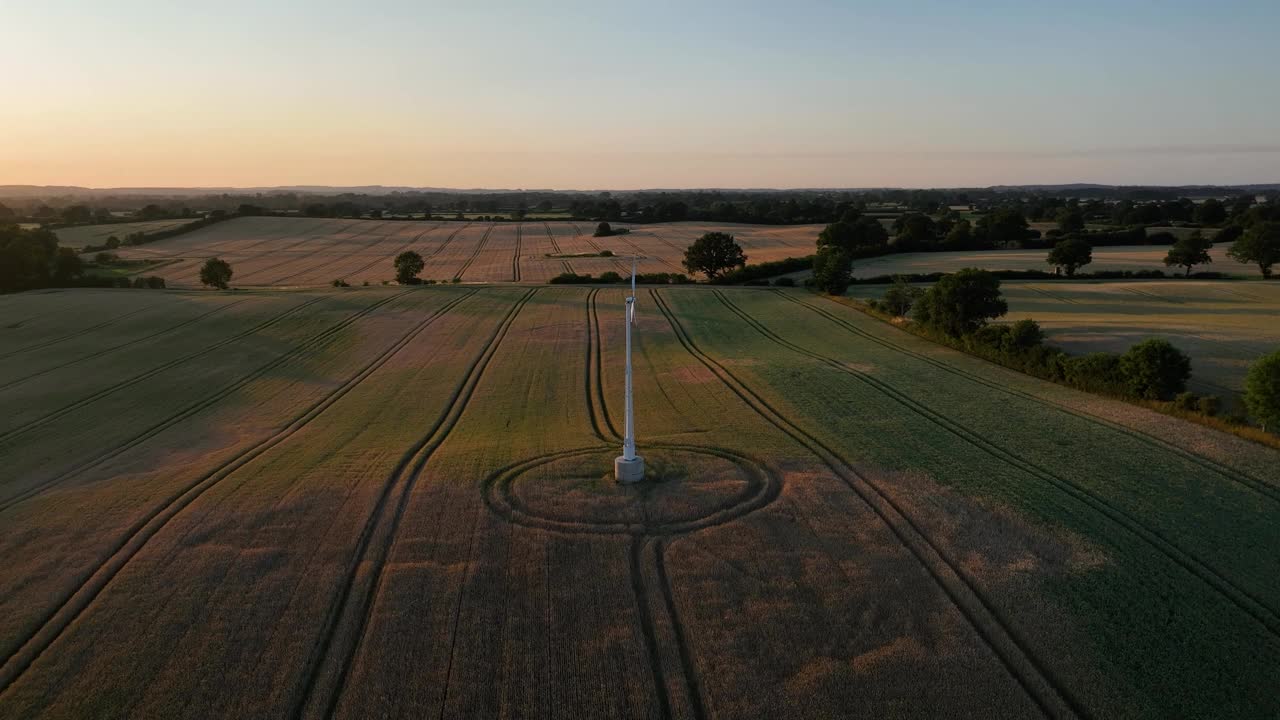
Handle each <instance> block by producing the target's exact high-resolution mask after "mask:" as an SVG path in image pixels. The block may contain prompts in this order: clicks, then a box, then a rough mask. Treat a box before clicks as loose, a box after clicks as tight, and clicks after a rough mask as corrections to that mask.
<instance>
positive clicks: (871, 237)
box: [818, 211, 889, 258]
mask: <svg viewBox="0 0 1280 720" xmlns="http://www.w3.org/2000/svg"><path fill="white" fill-rule="evenodd" d="M850 212H855V211H850ZM824 247H836V248H839V249H841V250H844V251H845V252H847V253H848V255H849V257H850V258H864V257H873V256H875V255H883V254H884V253H885V252H886V251H887V250H888V248H889V233H888V231H886V230H885V229H884V226H883V225H881V224H880V221H879V220H876V219H875V218H869V217H858V218H857V219H856V220H854V221H853V222H849V221H847V220H841V221H839V222H835V223H832V224H830V225H828V226H827V227H825V228H823V230H822V232H821V233H819V234H818V249H819V250H821V249H822V248H824Z"/></svg>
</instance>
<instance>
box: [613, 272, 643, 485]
mask: <svg viewBox="0 0 1280 720" xmlns="http://www.w3.org/2000/svg"><path fill="white" fill-rule="evenodd" d="M626 320H627V383H626V390H627V401H626V416H625V417H626V420H625V426H624V427H623V432H622V454H621V455H619V456H618V457H616V458H614V460H613V475H614V477H615V478H617V480H618V482H620V483H634V482H640V481H641V480H643V479H644V458H642V457H640V456H639V455H636V420H635V409H634V407H633V406H632V402H631V326H632V325H634V324H635V321H636V259H635V258H634V257H632V258H631V294H630V295H629V296H627V315H626Z"/></svg>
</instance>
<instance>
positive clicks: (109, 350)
mask: <svg viewBox="0 0 1280 720" xmlns="http://www.w3.org/2000/svg"><path fill="white" fill-rule="evenodd" d="M248 300H249V298H242V299H240V300H235V301H233V302H229V303H226V304H225V305H219V306H218V307H216V308H214V309H212V310H208V311H206V312H203V313H200V314H199V315H197V316H195V317H193V318H190V319H188V320H184V321H182V322H180V323H178V324H176V325H170V326H169V327H167V328H164V329H163V330H158V331H156V332H153V333H151V334H150V335H143V336H142V337H140V338H133V339H131V340H126V341H125V342H122V343H120V344H119V345H112V346H111V347H107V348H103V349H101V350H98V351H97V352H94V353H90V354H88V355H85V356H84V357H81V358H76V359H75V360H71V361H68V362H64V363H62V364H61V365H53V366H50V367H47V368H45V369H43V370H40V371H39V372H35V373H32V374H30V375H27V376H26V377H21V378H18V379H17V380H10V381H9V382H7V383H5V384H4V385H0V390H8V389H9V388H11V387H13V386H15V385H21V384H22V383H24V382H27V381H28V380H32V379H34V378H38V377H40V376H41V375H45V374H47V373H51V372H53V371H55V370H61V369H62V368H65V367H71V366H72V365H75V364H77V363H82V362H85V361H88V360H96V359H99V358H101V357H102V356H103V355H107V354H109V353H112V352H115V351H116V350H119V349H120V348H122V347H128V346H130V345H134V344H136V343H140V342H143V341H144V340H152V339H154V338H157V337H160V336H161V335H166V334H168V333H171V332H173V331H175V330H179V329H181V328H184V327H186V326H188V325H191V324H192V323H195V322H199V321H200V320H203V319H205V318H206V317H208V316H210V315H213V314H214V313H217V312H221V311H223V310H226V309H227V308H229V307H232V306H234V305H239V304H240V303H243V302H248Z"/></svg>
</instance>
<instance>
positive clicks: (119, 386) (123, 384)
mask: <svg viewBox="0 0 1280 720" xmlns="http://www.w3.org/2000/svg"><path fill="white" fill-rule="evenodd" d="M328 297H329V296H327V295H321V296H319V297H315V298H312V299H311V300H308V301H306V302H304V303H299V304H298V305H294V306H293V307H291V308H289V309H288V310H285V311H283V312H281V313H279V314H278V315H275V316H273V317H270V318H268V319H266V320H264V321H262V322H260V323H258V324H257V325H254V326H253V327H251V328H249V329H247V330H244V331H241V332H238V333H236V334H235V335H232V336H231V337H228V338H224V339H222V340H219V341H218V342H216V343H214V344H212V345H207V346H205V347H203V348H201V349H199V350H197V351H195V352H191V353H187V354H186V355H183V356H181V357H178V358H174V359H173V360H169V361H167V362H164V363H161V364H159V365H157V366H155V367H153V368H151V369H150V370H147V371H145V372H142V373H139V374H137V375H134V376H133V377H130V378H126V379H124V380H121V381H120V382H118V383H116V384H115V385H109V386H107V387H105V388H102V389H101V390H99V391H97V392H95V393H92V394H90V395H88V396H86V397H83V398H80V399H79V400H76V401H74V402H72V403H70V404H67V405H63V406H62V407H61V408H58V409H57V410H54V411H52V412H50V413H46V414H45V415H42V416H40V417H38V418H36V419H35V420H32V421H31V422H28V423H26V424H25V425H19V426H18V427H16V428H13V429H12V430H6V431H5V432H2V433H0V442H3V441H5V440H8V439H10V438H13V437H16V436H18V435H21V434H23V433H25V432H29V431H31V430H34V429H35V428H38V427H40V426H41V425H45V424H48V423H50V422H53V421H54V420H57V419H58V418H60V417H62V416H64V415H66V414H68V413H70V412H74V411H75V410H78V409H80V408H82V407H84V406H85V405H88V404H89V403H91V402H94V401H95V400H99V399H101V398H104V397H106V396H108V395H111V394H113V393H116V392H119V391H120V390H124V389H125V388H128V387H132V386H134V385H137V384H138V383H140V382H142V381H143V380H146V379H147V378H150V377H154V376H155V375H158V374H160V373H161V372H164V371H165V370H168V369H170V368H173V367H176V366H178V365H181V364H182V363H185V362H188V361H190V360H193V359H195V358H198V357H201V356H203V355H207V354H208V353H210V352H212V351H214V350H217V349H218V348H221V347H224V346H226V345H229V344H230V343H233V342H235V341H237V340H241V339H243V338H246V337H248V336H250V335H253V334H255V333H257V332H258V331H260V330H263V329H265V328H267V327H270V326H271V325H274V324H276V323H278V322H280V321H281V320H284V319H286V318H288V317H290V316H291V315H293V314H294V313H297V312H299V311H301V310H304V309H306V308H308V307H310V306H311V305H314V304H316V303H318V302H320V301H322V300H326V299H328Z"/></svg>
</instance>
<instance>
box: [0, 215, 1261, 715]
mask: <svg viewBox="0 0 1280 720" xmlns="http://www.w3.org/2000/svg"><path fill="white" fill-rule="evenodd" d="M249 222H252V223H258V221H249ZM287 222H290V223H297V222H300V221H287ZM311 224H312V225H313V226H314V227H313V229H312V230H308V231H305V232H299V231H298V230H296V229H294V228H296V227H298V226H297V225H290V226H288V227H286V226H285V225H284V224H283V221H282V222H281V223H277V222H275V221H262V222H261V223H260V224H256V225H255V227H259V228H261V231H260V232H259V234H258V235H256V236H254V235H251V234H247V233H244V232H239V233H235V232H227V233H226V234H223V235H213V236H210V235H209V234H206V233H202V235H204V239H202V240H201V239H200V237H199V235H196V234H193V235H191V236H183V237H182V238H175V240H183V238H185V240H183V241H184V242H189V241H190V240H191V239H192V238H195V239H196V240H198V241H199V242H200V243H201V244H202V247H204V248H206V249H208V248H209V247H210V246H212V245H213V244H215V243H219V242H221V243H225V244H226V245H227V246H228V247H227V249H225V250H219V252H220V253H223V254H225V255H228V256H229V255H231V254H232V252H233V250H234V248H237V247H238V248H239V250H238V252H241V253H243V254H242V255H241V257H242V258H244V259H243V260H242V261H241V263H240V264H239V266H240V267H241V268H243V271H244V272H245V273H246V274H248V273H249V272H250V271H254V272H258V273H260V275H259V277H260V278H261V279H262V280H263V281H264V282H263V284H270V282H277V283H280V282H285V280H284V279H285V278H287V277H288V276H295V277H296V279H299V280H301V279H309V278H312V277H315V278H317V279H323V278H324V277H327V276H328V275H332V274H333V272H332V269H331V271H330V272H329V273H327V274H325V275H322V274H321V269H320V268H316V267H315V265H317V264H319V263H320V261H321V257H322V256H323V253H320V254H318V255H313V256H312V257H309V258H306V259H304V258H303V257H302V256H299V257H297V258H296V259H292V258H293V256H291V255H283V256H281V258H284V259H282V260H275V261H267V260H265V259H263V258H260V257H259V256H256V255H253V254H252V253H253V252H254V250H253V248H252V247H249V246H251V245H252V244H253V243H255V242H258V243H262V244H264V245H265V244H271V243H276V244H280V245H285V244H287V243H291V242H296V243H299V244H301V243H307V242H315V243H317V244H319V243H324V242H326V240H324V239H320V240H316V239H315V238H329V239H330V240H331V241H332V242H334V243H339V242H343V241H344V240H350V241H352V242H368V243H369V244H370V245H377V244H381V245H383V247H382V249H379V250H377V251H376V253H374V252H369V253H368V254H356V255H354V256H344V257H346V259H345V260H342V261H341V262H342V263H347V265H343V266H342V267H352V268H358V267H360V266H361V265H362V264H363V263H368V262H372V261H373V259H374V255H375V254H377V255H380V256H384V257H385V256H386V255H389V254H391V250H392V249H393V248H394V247H396V246H402V245H406V244H412V243H419V242H422V238H418V239H415V238H417V233H426V235H424V237H434V238H435V239H434V240H432V241H431V242H432V243H433V246H434V247H439V248H442V251H441V252H440V253H438V254H437V256H436V257H435V259H434V262H436V263H437V264H436V267H438V268H440V269H441V272H453V273H460V274H461V275H462V276H464V277H465V276H466V275H467V274H468V273H471V272H474V273H476V274H477V275H487V274H492V275H504V277H502V278H500V279H502V280H509V279H510V278H509V277H506V276H505V275H506V274H507V273H510V272H512V271H513V266H512V264H511V263H512V261H513V259H515V258H517V251H516V247H519V248H520V251H519V254H520V255H523V254H524V253H526V252H528V253H532V254H537V253H538V251H539V249H540V248H542V247H548V246H552V245H553V242H552V241H553V240H554V244H556V245H559V246H560V248H561V250H562V251H566V252H567V251H569V249H570V248H577V247H582V246H587V247H590V244H591V242H590V241H589V240H588V239H587V238H586V237H585V236H583V235H582V234H581V233H574V234H571V233H570V232H568V231H567V230H564V228H568V227H569V226H568V225H566V224H554V223H553V224H550V225H549V226H548V228H546V229H544V228H542V226H541V224H538V225H532V226H531V224H530V223H525V224H524V226H523V227H522V228H521V227H517V226H515V225H499V226H496V227H493V228H490V227H489V226H487V225H485V226H477V225H472V226H469V227H465V228H464V227H463V226H462V225H461V224H448V225H443V226H441V227H439V228H437V229H433V228H434V227H435V225H434V224H429V225H428V224H419V225H418V227H417V229H416V230H414V229H411V228H412V227H413V226H412V224H406V223H397V224H394V225H390V226H388V227H386V228H381V229H380V226H379V224H378V223H376V222H373V223H341V224H340V223H338V222H336V221H311ZM234 225H235V223H228V224H227V225H226V226H225V227H224V228H222V229H225V230H228V231H229V230H231V229H232V228H234ZM680 227H681V228H684V229H682V230H680V231H670V230H669V231H667V232H666V233H664V232H663V230H661V229H659V230H658V233H659V235H651V236H649V237H648V238H646V236H645V235H643V234H641V233H639V232H637V233H636V234H634V235H632V236H629V237H628V238H626V239H627V240H630V241H634V242H635V243H636V244H638V245H640V246H641V247H655V248H656V245H657V244H663V243H665V242H668V241H669V242H671V243H674V244H677V245H678V244H679V243H680V242H682V241H683V240H684V238H685V235H688V234H694V233H698V232H700V231H701V228H699V227H697V226H680ZM218 229H219V226H215V227H214V228H211V229H210V231H211V232H213V231H216V230H218ZM446 230H447V232H446ZM455 230H456V231H458V232H457V235H456V236H454V237H453V239H452V240H451V241H449V242H448V244H447V245H446V244H445V240H446V238H448V236H449V234H451V233H453V232H454V231H455ZM535 230H542V232H541V235H539V234H538V233H536V232H534V231H535ZM548 230H549V231H548ZM558 230H559V231H560V232H559V233H557V231H558ZM289 233H295V234H293V235H290V234H289ZM365 233H367V234H365ZM382 233H385V234H382ZM517 233H518V234H517ZM681 233H684V234H685V235H682V234H681ZM437 235H441V236H442V237H436V236H437ZM354 236H360V237H361V239H358V240H352V238H353V237H354ZM659 236H660V239H657V238H659ZM219 238H221V239H219ZM616 240H617V239H610V242H615V241H616ZM759 242H760V243H761V244H762V245H764V244H765V242H766V241H765V240H763V239H762V240H760V241H759ZM778 242H779V244H780V245H784V244H783V243H782V242H781V240H778ZM454 243H458V245H457V248H458V249H461V250H462V251H461V252H454V251H453V250H451V249H450V246H452V245H453V244H454ZM157 245H160V243H157ZM784 246H785V245H784ZM490 247H492V248H493V250H492V252H489V251H487V250H486V248H490ZM467 248H469V250H468V249H467ZM526 248H527V250H526ZM148 249H151V248H148ZM157 249H159V248H157ZM280 251H284V248H281V250H280ZM750 252H751V250H750V249H748V253H749V254H750ZM258 260H260V261H261V262H260V263H259V264H258V265H254V264H253V263H254V262H255V261H258ZM504 260H505V264H503V262H502V261H504ZM232 262H233V264H235V261H234V260H233V261H232ZM271 262H280V263H282V264H281V265H280V266H279V267H276V266H274V265H271ZM337 262H338V261H337V260H335V261H334V263H335V264H334V265H333V266H332V267H334V268H336V267H338V265H337V264H336V263H337ZM574 266H575V269H577V268H578V266H577V263H576V262H575V265H574ZM429 267H430V266H429ZM516 267H519V268H520V270H521V272H524V271H525V270H526V269H527V271H528V272H529V274H530V275H533V274H534V273H536V272H544V271H545V272H552V271H554V269H555V268H554V267H552V268H549V269H543V268H540V267H537V266H535V265H532V264H530V265H528V266H527V267H526V266H523V265H521V264H520V263H518V262H517V263H516ZM272 268H275V269H272ZM583 269H585V268H583ZM581 271H582V270H579V272H581ZM428 276H429V275H428ZM1055 287H1056V286H1055ZM1081 292H1084V291H1081ZM623 296H624V291H623V290H622V289H620V288H591V287H561V286H554V287H549V286H519V285H506V286H470V287H468V286H461V287H458V286H451V287H417V288H398V287H394V288H384V287H380V286H379V287H370V288H361V287H353V288H350V289H345V290H329V289H315V290H300V291H285V290H244V291H240V292H234V293H212V292H186V291H174V290H169V291H135V290H72V291H51V292H38V293H23V294H18V295H10V296H3V297H0V316H2V317H3V318H4V322H3V323H0V403H2V405H3V407H4V408H5V410H6V412H5V413H3V416H2V417H0V457H3V458H4V460H5V462H4V463H3V464H0V528H3V532H0V557H4V558H5V559H6V562H4V563H2V564H0V587H2V588H4V592H3V593H0V717H3V718H31V717H42V718H77V717H146V718H164V717H235V718H245V717H302V718H313V717H337V718H364V717H386V716H403V717H424V716H430V717H493V716H501V717H531V716H539V717H592V718H597V717H607V718H655V717H657V718H663V717H673V718H676V717H678V718H686V717H689V718H738V717H845V716H849V715H859V716H867V717H1036V716H1047V717H1054V718H1068V717H1082V718H1084V717H1095V718H1106V717H1149V718H1162V719H1163V718H1170V717H1233V718H1243V717H1274V716H1275V715H1276V714H1277V713H1280V695H1277V693H1276V692H1275V688H1276V687H1280V555H1278V554H1277V553H1276V552H1275V551H1274V549H1275V548H1276V547H1280V523H1278V522H1277V520H1276V518H1277V517H1278V515H1277V510H1280V473H1278V472H1277V467H1280V452H1277V451H1274V450H1270V449H1267V448H1265V447H1262V446H1260V445H1255V444H1252V443H1249V442H1248V441H1245V440H1243V439H1240V438H1237V437H1235V436H1231V435H1225V434H1220V433H1217V432H1215V431H1212V430H1208V429H1206V428H1203V427H1200V426H1196V425H1191V424H1188V423H1185V422H1183V421H1180V420H1177V419H1175V418H1171V417H1168V416H1164V415H1159V414H1155V413H1152V412H1149V411H1147V410H1145V409H1142V408H1138V407H1135V406H1132V405H1128V404H1124V403H1118V402H1113V401H1110V400H1105V399H1101V398H1098V397H1096V396H1091V395H1086V394H1083V393H1079V392H1076V391H1073V390H1070V389H1067V388H1064V387H1061V386H1057V385H1052V384H1047V383H1043V382H1040V381H1038V380H1035V379H1034V378H1031V377H1029V376H1025V375H1021V374H1018V373H1014V372H1011V371H1007V370H1004V369H1002V368H999V367H996V366H993V365H990V364H987V363H985V362H982V361H980V360H977V359H975V358H972V357H969V356H966V355H962V354H959V353H956V352H954V351H951V350H948V349H946V348H943V347H941V346H937V345H934V344H931V343H928V342H926V341H924V340H921V339H919V338H916V337H914V336H912V335H908V334H905V333H903V332H901V331H900V330H898V329H896V328H894V327H892V326H890V325H887V324H885V323H881V322H879V321H876V320H872V319H871V318H868V317H867V316H865V315H863V314H861V313H859V312H857V311H855V310H853V309H851V308H848V307H845V306H843V305H840V304H837V303H834V302H831V301H828V300H825V299H822V298H820V297H818V296H816V295H813V294H810V293H808V292H805V291H803V290H793V291H784V290H780V289H778V290H775V289H749V288H726V289H723V290H718V289H714V288H708V287H684V288H666V289H659V290H645V289H642V291H641V292H640V293H639V312H638V319H637V324H636V326H635V343H636V345H635V353H634V360H635V368H636V371H635V377H636V383H635V397H636V409H637V410H636V424H637V428H638V436H639V448H640V453H641V454H642V455H644V456H645V457H646V459H647V461H648V466H649V471H650V475H649V477H648V479H647V480H646V482H644V483H641V484H639V485H635V486H620V485H618V484H616V483H615V482H614V481H613V479H612V461H613V457H614V456H615V455H617V454H618V446H619V444H620V443H619V439H618V433H619V431H620V429H621V422H622V418H621V410H622V408H621V406H622V384H623V377H622V372H621V368H622V364H623V341H622V338H623V332H624V325H623V322H622V320H623V317H622V312H623Z"/></svg>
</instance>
